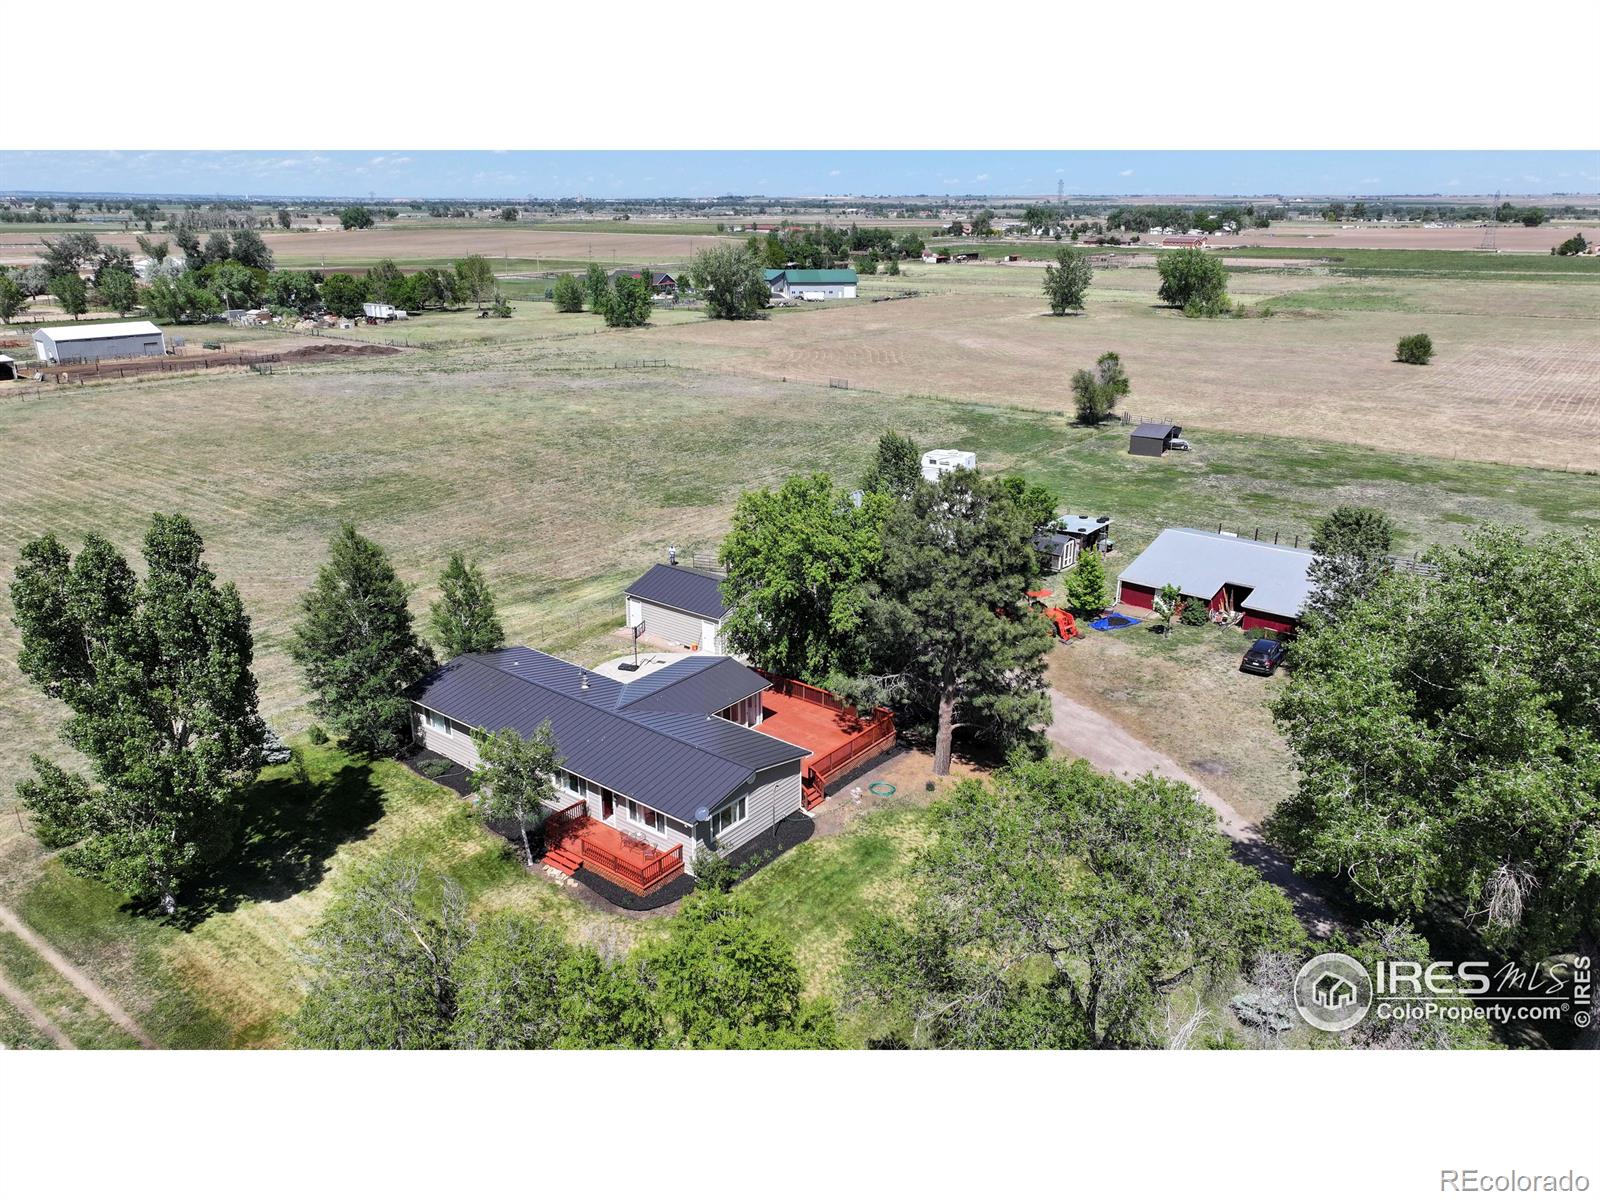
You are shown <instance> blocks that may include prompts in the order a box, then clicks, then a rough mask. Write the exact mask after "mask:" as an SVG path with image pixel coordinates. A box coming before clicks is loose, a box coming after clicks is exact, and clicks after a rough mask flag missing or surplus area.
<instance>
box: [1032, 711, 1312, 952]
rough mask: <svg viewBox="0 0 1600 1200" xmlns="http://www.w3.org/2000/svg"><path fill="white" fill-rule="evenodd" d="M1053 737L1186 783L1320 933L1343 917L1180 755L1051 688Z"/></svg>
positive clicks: (1112, 764) (1102, 760)
mask: <svg viewBox="0 0 1600 1200" xmlns="http://www.w3.org/2000/svg"><path fill="white" fill-rule="evenodd" d="M1050 705H1051V709H1052V712H1053V719H1052V720H1051V722H1050V729H1049V731H1048V732H1049V735H1050V740H1051V741H1053V742H1055V743H1056V744H1057V745H1058V746H1060V747H1061V748H1062V749H1063V750H1065V751H1067V753H1069V754H1072V755H1075V756H1077V757H1079V758H1086V759H1088V760H1089V762H1090V763H1091V764H1092V765H1093V766H1095V767H1097V768H1098V769H1100V770H1102V771H1108V772H1111V773H1112V774H1115V775H1119V776H1121V777H1122V778H1124V779H1131V778H1133V777H1134V776H1136V775H1143V774H1145V773H1146V772H1149V771H1154V772H1155V773H1156V774H1157V775H1160V776H1163V777H1164V778H1167V779H1175V780H1177V781H1178V782H1179V783H1186V784H1188V785H1189V786H1190V787H1192V788H1194V790H1195V791H1196V792H1198V793H1199V794H1200V799H1202V800H1204V801H1205V802H1206V804H1207V805H1208V806H1210V808H1211V809H1212V810H1213V811H1214V812H1215V813H1216V814H1217V817H1218V819H1219V820H1220V822H1221V828H1222V832H1223V833H1225V834H1227V836H1228V837H1229V839H1230V840H1232V842H1233V845H1234V855H1235V857H1237V858H1238V859H1239V860H1240V861H1241V862H1243V863H1245V864H1247V865H1249V866H1252V867H1254V868H1256V870H1258V871H1260V872H1261V875H1262V877H1263V878H1265V879H1266V880H1267V881H1268V882H1269V883H1274V884H1277V886H1279V887H1281V888H1282V889H1283V890H1284V892H1285V893H1287V894H1288V896H1289V899H1290V900H1291V901H1292V902H1293V903H1294V908H1295V912H1296V914H1297V915H1298V916H1299V917H1300V919H1301V920H1302V921H1303V922H1305V925H1306V927H1307V928H1308V929H1310V930H1311V932H1312V933H1314V934H1316V935H1317V936H1318V937H1326V936H1328V935H1329V934H1330V933H1332V932H1333V930H1334V928H1335V926H1336V925H1338V923H1339V921H1338V918H1337V917H1336V916H1335V915H1334V912H1333V910H1332V908H1330V907H1329V906H1328V903H1327V901H1325V900H1324V899H1323V898H1322V895H1321V894H1320V893H1319V892H1318V891H1317V890H1316V888H1315V887H1314V886H1313V885H1312V884H1311V883H1310V882H1309V881H1308V880H1306V879H1305V878H1304V877H1303V876H1300V875H1297V874H1296V873H1295V870H1294V867H1293V866H1292V865H1290V863H1289V860H1288V859H1287V858H1285V857H1284V856H1283V855H1282V854H1281V853H1279V852H1278V851H1277V850H1275V849H1273V847H1271V846H1269V845H1268V844H1267V843H1266V841H1265V840H1264V839H1263V838H1262V836H1261V830H1260V829H1259V828H1258V827H1257V826H1255V825H1253V824H1251V823H1250V822H1248V821H1246V820H1245V819H1244V818H1243V817H1242V816H1240V815H1239V813H1238V812H1237V811H1236V810H1235V809H1234V807H1233V806H1232V805H1231V804H1229V803H1228V802H1227V801H1226V800H1224V799H1223V798H1222V797H1221V796H1219V795H1217V794H1216V793H1215V792H1213V791H1212V790H1211V789H1210V788H1208V787H1207V786H1206V785H1205V784H1203V783H1201V782H1200V781H1199V780H1198V779H1196V778H1195V777H1194V776H1193V775H1191V774H1189V772H1187V771H1185V770H1184V769H1183V768H1182V767H1181V766H1179V765H1178V764H1177V763H1176V762H1175V761H1173V760H1172V759H1171V758H1169V757H1168V756H1167V755H1165V754H1162V753H1161V752H1160V751H1159V750H1156V749H1154V748H1152V747H1151V746H1149V745H1147V744H1145V743H1144V742H1142V741H1140V740H1139V739H1138V738H1136V737H1134V736H1133V734H1131V733H1129V732H1128V731H1127V730H1125V729H1124V728H1122V726H1120V725H1118V724H1117V723H1116V722H1115V721H1113V720H1111V719H1110V718H1109V717H1106V716H1104V715H1103V714H1101V713H1098V712H1096V711H1095V710H1094V709H1092V708H1089V707H1088V706H1087V705H1084V704H1079V703H1078V702H1077V701H1076V700H1073V699H1071V698H1070V697H1068V696H1065V695H1063V694H1062V693H1061V692H1059V691H1057V690H1056V689H1054V688H1052V689H1051V690H1050Z"/></svg>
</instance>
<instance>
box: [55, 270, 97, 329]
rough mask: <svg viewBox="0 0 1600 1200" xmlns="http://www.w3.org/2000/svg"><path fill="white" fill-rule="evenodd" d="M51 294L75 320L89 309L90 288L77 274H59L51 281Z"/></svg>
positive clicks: (62, 309)
mask: <svg viewBox="0 0 1600 1200" xmlns="http://www.w3.org/2000/svg"><path fill="white" fill-rule="evenodd" d="M50 294H51V295H52V296H54V297H55V298H56V303H57V304H59V305H60V306H61V311H62V312H64V313H66V314H67V315H68V316H70V317H71V318H72V319H73V320H74V321H76V320H77V319H78V318H79V317H81V316H83V314H84V313H86V312H88V311H89V289H88V287H87V286H86V285H85V284H84V282H83V280H81V279H79V278H78V277H77V276H76V275H57V276H56V277H55V278H54V279H52V280H51V281H50Z"/></svg>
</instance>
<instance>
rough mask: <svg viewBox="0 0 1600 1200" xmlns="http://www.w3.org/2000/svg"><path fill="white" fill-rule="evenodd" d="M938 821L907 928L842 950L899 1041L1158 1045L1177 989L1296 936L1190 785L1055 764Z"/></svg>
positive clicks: (852, 978)
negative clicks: (1161, 1021)
mask: <svg viewBox="0 0 1600 1200" xmlns="http://www.w3.org/2000/svg"><path fill="white" fill-rule="evenodd" d="M935 812H936V817H935V824H934V829H935V831H936V832H935V838H934V842H933V844H932V845H931V846H929V847H928V848H927V849H926V850H925V851H923V852H922V853H921V854H920V855H919V857H918V859H917V861H916V864H915V866H914V868H913V875H912V878H913V880H914V887H915V889H916V890H915V894H914V901H913V908H912V911H911V915H910V919H909V920H905V921H903V920H901V919H899V918H896V917H891V916H882V917H877V918H874V919H871V920H869V921H867V922H865V923H864V924H863V925H862V926H861V927H860V928H859V929H858V931H857V932H856V933H855V935H854V936H853V937H852V938H851V940H850V943H849V944H848V947H847V954H848V965H847V967H846V987H847V990H848V993H849V995H850V998H851V1002H852V1004H853V1005H855V1006H858V1007H864V1008H865V1009H867V1010H868V1011H869V1012H870V1013H872V1014H873V1015H875V1016H876V1017H877V1018H878V1019H880V1020H887V1021H889V1022H890V1023H892V1024H893V1025H895V1026H897V1027H898V1028H899V1030H900V1031H901V1036H902V1038H903V1040H904V1041H905V1042H906V1043H907V1044H909V1045H911V1046H915V1047H940V1046H952V1047H968V1048H993V1049H998V1048H1031V1049H1043V1048H1073V1047H1084V1046H1089V1047H1095V1048H1116V1047H1138V1046H1151V1045H1155V1044H1157V1041H1158V1035H1157V1026H1158V1014H1159V1011H1160V1006H1161V1003H1162V1000H1163V999H1164V997H1166V996H1168V995H1170V994H1171V993H1172V992H1173V991H1174V989H1177V988H1180V987H1192V988H1198V989H1202V990H1203V989H1205V988H1207V987H1208V986H1214V985H1217V984H1227V983H1230V982H1231V981H1232V980H1233V978H1234V977H1235V976H1236V975H1237V974H1238V972H1239V970H1240V969H1241V967H1243V966H1244V965H1245V964H1247V963H1249V962H1251V961H1252V960H1253V959H1254V958H1255V957H1256V956H1257V955H1258V954H1260V953H1262V952H1264V951H1267V950H1273V949H1285V948H1295V947H1298V945H1299V944H1300V943H1301V940H1302V938H1303V932H1302V931H1301V930H1300V928H1299V926H1298V924H1297V923H1296V921H1295V919H1294V916H1293V912H1292V910H1291V908H1290V906H1289V902H1288V900H1287V899H1286V898H1285V897H1284V895H1283V894H1282V893H1281V892H1280V891H1278V890H1277V889H1276V888H1274V887H1272V886H1270V885H1268V884H1266V883H1264V882H1262V880H1261V878H1260V877H1259V876H1258V875H1257V874H1256V873H1255V872H1254V871H1252V870H1250V869H1249V868H1248V867H1245V866H1243V865H1241V864H1240V863H1237V862H1235V861H1234V860H1233V858H1232V857H1231V855H1230V852H1229V844H1228V842H1227V839H1226V838H1224V837H1223V836H1222V834H1221V833H1220V831H1219V830H1218V829H1217V820H1216V814H1215V813H1213V812H1212V811H1211V809H1210V808H1208V807H1207V806H1206V805H1205V804H1204V803H1202V802H1201V801H1200V800H1199V798H1198V797H1197V796H1196V795H1195V793H1194V791H1193V789H1191V788H1189V787H1187V786H1185V785H1184V784H1181V783H1176V782H1174V781H1171V780H1167V779H1162V778H1159V777H1157V776H1155V775H1145V776H1142V777H1140V778H1138V779H1135V780H1131V781H1128V782H1124V781H1122V780H1119V779H1117V778H1115V777H1114V776H1111V775H1102V774H1100V773H1099V772H1097V771H1095V770H1094V769H1093V768H1091V767H1090V766H1089V764H1088V763H1086V762H1084V761H1082V760H1078V761H1076V762H1072V761H1068V760H1066V759H1061V758H1052V759H1046V760H1043V761H1040V762H1034V763H1028V764H1025V765H1016V766H1013V767H1011V768H1009V769H1007V770H1005V771H1002V772H1000V773H999V774H998V775H996V776H995V779H994V782H993V785H992V786H989V785H985V784H983V783H980V782H977V781H975V780H963V781H962V782H960V783H958V784H957V785H956V786H955V787H954V788H952V789H951V791H950V792H949V793H948V794H947V798H946V799H944V800H942V801H940V802H939V804H938V806H937V808H936V810H935Z"/></svg>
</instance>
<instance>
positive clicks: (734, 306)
mask: <svg viewBox="0 0 1600 1200" xmlns="http://www.w3.org/2000/svg"><path fill="white" fill-rule="evenodd" d="M691 270H692V271H693V273H694V278H695V283H696V286H697V287H698V288H699V290H700V295H701V296H702V297H703V298H704V299H705V302H706V315H707V316H709V317H710V318H711V319H712V320H714V321H748V320H749V319H750V318H751V317H754V316H756V315H757V314H758V313H760V312H761V310H762V309H764V308H766V307H767V305H768V304H770V303H771V301H772V289H771V288H770V287H768V286H767V280H766V276H765V275H763V274H762V265H761V260H760V259H758V258H757V257H756V256H755V255H754V254H752V253H750V251H749V250H748V249H746V248H745V247H744V246H713V247H711V248H710V249H708V250H702V251H700V252H699V253H698V254H696V255H695V256H694V262H693V265H692V267H691Z"/></svg>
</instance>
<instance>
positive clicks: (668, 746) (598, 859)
mask: <svg viewBox="0 0 1600 1200" xmlns="http://www.w3.org/2000/svg"><path fill="white" fill-rule="evenodd" d="M410 696H411V701H412V726H413V728H412V733H413V737H414V738H415V739H416V741H417V742H418V743H419V744H420V745H423V746H425V747H426V748H428V749H429V750H432V751H433V752H435V753H437V754H440V755H443V756H444V757H445V758H448V759H450V760H452V761H453V762H457V763H460V764H462V765H463V766H467V767H475V766H477V764H478V761H479V758H478V750H477V746H476V745H475V743H474V741H473V735H474V734H475V733H481V732H494V731H498V730H501V729H507V728H510V729H515V730H517V731H518V732H519V733H521V734H523V735H524V736H529V735H531V734H533V733H534V731H535V730H537V729H538V728H539V727H540V725H542V724H544V723H545V722H549V725H550V730H551V734H552V736H553V738H554V741H555V745H556V751H557V753H558V754H559V755H560V758H561V769H560V770H559V771H558V772H557V775H556V781H555V783H556V799H555V802H554V804H553V805H552V806H551V810H550V812H549V813H548V814H547V818H546V823H545V836H544V842H545V847H546V853H545V862H546V864H547V865H549V866H552V867H555V868H556V869H558V870H562V871H565V872H566V873H568V874H571V873H574V872H576V871H578V870H580V869H585V870H588V871H590V872H592V873H593V874H595V875H598V876H600V877H601V878H604V879H607V880H609V881H610V882H611V883H613V884H616V885H618V886H620V887H623V888H626V889H628V890H629V891H632V892H634V893H636V894H639V895H647V894H649V893H650V892H653V891H655V890H656V889H657V888H659V887H661V886H662V885H664V884H666V883H668V882H670V881H671V880H672V879H674V878H676V877H678V876H679V875H682V874H685V873H687V874H691V875H692V874H693V873H694V863H695V858H696V856H697V855H699V854H701V853H703V852H706V851H708V850H714V851H716V852H719V853H726V852H730V851H733V850H736V849H738V848H739V847H740V846H743V845H744V844H745V843H747V842H749V841H750V840H751V839H753V838H756V837H758V836H760V835H761V834H763V833H766V832H768V831H769V830H772V829H773V828H774V827H775V826H776V825H777V824H778V822H780V821H782V820H784V819H785V818H788V817H792V816H795V815H796V814H799V813H800V812H801V811H802V810H803V809H807V808H812V807H815V806H816V805H817V804H820V803H821V802H822V800H823V799H824V797H825V796H826V794H827V787H828V784H829V782H830V780H833V781H836V780H837V779H838V778H840V777H841V776H843V775H844V774H845V773H847V772H849V771H851V770H854V769H855V768H856V767H858V766H860V765H862V764H864V763H865V762H867V761H868V760H869V759H871V758H873V757H876V756H877V755H878V754H881V753H883V752H884V751H885V750H887V749H889V748H890V747H892V746H893V745H894V738H895V731H894V718H893V716H892V714H890V713H889V711H888V710H887V709H878V710H877V711H876V712H874V713H872V714H869V715H868V716H866V717H865V718H862V717H861V716H860V715H858V714H857V712H856V710H855V709H853V708H850V707H849V706H847V705H844V704H843V703H842V702H840V701H839V700H838V699H837V698H835V697H833V696H831V695H830V694H829V693H827V692H823V691H821V690H820V689H817V688H811V687H808V686H807V685H805V684H800V683H795V682H794V681H792V680H785V679H780V678H774V677H769V676H766V675H763V674H760V673H758V672H756V671H752V670H751V669H750V668H748V667H746V666H743V665H742V664H740V663H738V662H736V661H735V660H733V659H731V658H725V657H722V656H720V655H685V656H683V657H681V658H676V659H673V660H671V661H668V662H664V663H660V664H657V665H656V666H655V667H654V668H653V669H649V670H644V671H641V674H640V676H639V677H637V678H631V679H628V680H627V681H625V682H624V681H619V680H617V679H613V678H610V677H609V676H606V675H602V674H599V673H598V672H591V671H588V670H586V669H584V668H582V667H579V666H577V665H575V664H573V663H568V662H564V661H562V660H561V659H559V658H554V657H552V656H551V655H548V654H542V653H540V652H539V651H537V650H530V649H528V648H526V647H523V646H512V647H509V648H507V649H504V650H496V651H493V652H492V653H488V654H463V655H460V656H459V657H457V658H453V659H451V660H450V661H449V662H448V663H445V664H444V665H443V666H441V667H439V668H437V669H435V670H434V671H433V672H431V673H430V674H428V675H427V676H426V677H424V678H423V679H422V680H421V681H420V682H419V683H418V684H417V685H416V686H415V687H413V688H412V690H411V693H410Z"/></svg>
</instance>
